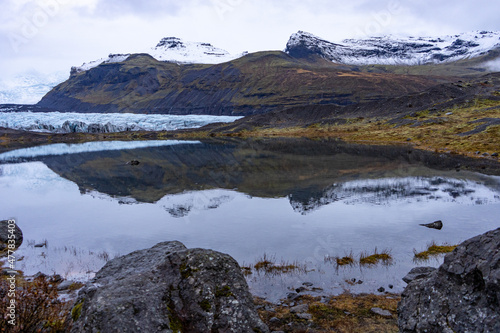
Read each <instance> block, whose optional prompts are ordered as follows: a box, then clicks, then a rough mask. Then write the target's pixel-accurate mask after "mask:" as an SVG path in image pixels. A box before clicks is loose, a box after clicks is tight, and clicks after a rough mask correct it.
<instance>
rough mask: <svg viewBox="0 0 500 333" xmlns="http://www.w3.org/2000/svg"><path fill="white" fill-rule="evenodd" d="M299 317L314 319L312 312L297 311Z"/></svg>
mask: <svg viewBox="0 0 500 333" xmlns="http://www.w3.org/2000/svg"><path fill="white" fill-rule="evenodd" d="M297 317H298V318H300V319H305V320H312V318H313V316H312V314H310V313H297Z"/></svg>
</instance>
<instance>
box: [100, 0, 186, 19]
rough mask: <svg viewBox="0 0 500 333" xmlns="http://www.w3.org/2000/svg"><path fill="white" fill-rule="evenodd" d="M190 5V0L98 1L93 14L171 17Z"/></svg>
mask: <svg viewBox="0 0 500 333" xmlns="http://www.w3.org/2000/svg"><path fill="white" fill-rule="evenodd" d="M192 5H193V1H191V0H189V1H186V0H185V1H175V0H141V1H136V0H100V1H99V2H98V4H97V6H96V9H95V11H94V14H96V15H99V16H108V17H114V16H120V15H128V14H132V15H138V16H144V15H147V16H173V15H176V14H177V13H178V12H179V11H180V10H181V8H182V7H185V6H192Z"/></svg>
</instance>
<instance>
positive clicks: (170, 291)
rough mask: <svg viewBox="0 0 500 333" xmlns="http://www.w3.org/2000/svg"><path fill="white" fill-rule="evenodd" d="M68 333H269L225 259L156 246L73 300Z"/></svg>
mask: <svg viewBox="0 0 500 333" xmlns="http://www.w3.org/2000/svg"><path fill="white" fill-rule="evenodd" d="M71 317H72V320H73V327H72V329H71V332H73V333H75V332H91V333H97V332H124V333H127V332H151V333H155V332H162V333H163V332H165V333H167V332H168V333H170V332H177V331H182V332H235V333H236V332H269V328H268V327H267V326H266V325H265V324H264V323H263V322H262V320H261V319H260V318H259V316H258V313H257V311H256V309H255V306H254V304H253V299H252V295H251V294H250V292H249V291H248V285H247V283H246V281H245V278H244V277H243V274H242V273H241V268H240V267H239V265H238V263H237V262H236V261H235V260H234V259H233V258H231V257H230V256H229V255H226V254H222V253H219V252H215V251H211V250H203V249H186V247H185V246H184V245H183V244H182V243H180V242H164V243H159V244H157V245H155V246H154V247H152V248H151V249H146V250H141V251H136V252H133V253H130V254H128V255H125V256H123V257H119V258H115V259H113V260H111V261H109V262H108V263H107V264H106V265H105V266H104V267H103V268H102V269H101V270H100V271H99V272H98V273H97V274H96V277H95V278H94V279H93V280H92V281H90V282H89V283H88V284H87V285H86V286H85V287H84V288H83V289H82V290H81V291H80V292H79V294H78V298H77V300H76V302H75V306H74V307H73V310H72V311H71Z"/></svg>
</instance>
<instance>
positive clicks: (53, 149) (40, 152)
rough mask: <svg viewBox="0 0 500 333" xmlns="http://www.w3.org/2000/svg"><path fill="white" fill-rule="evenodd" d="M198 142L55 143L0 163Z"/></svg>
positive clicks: (6, 157)
mask: <svg viewBox="0 0 500 333" xmlns="http://www.w3.org/2000/svg"><path fill="white" fill-rule="evenodd" d="M199 143H201V142H199V141H179V140H151V141H97V142H85V143H74V144H67V143H56V144H52V145H45V146H37V147H30V148H22V149H16V150H12V151H9V152H6V153H2V154H0V161H5V162H9V161H15V160H18V159H22V158H33V157H37V156H49V155H65V154H78V153H90V152H97V151H109V150H126V149H137V148H147V147H162V146H173V145H178V144H199Z"/></svg>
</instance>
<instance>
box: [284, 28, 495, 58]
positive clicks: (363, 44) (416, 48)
mask: <svg viewBox="0 0 500 333" xmlns="http://www.w3.org/2000/svg"><path fill="white" fill-rule="evenodd" d="M495 49H500V32H489V31H481V32H472V33H463V34H459V35H454V36H444V37H418V38H416V37H408V38H395V37H392V36H384V37H373V38H368V39H346V40H344V41H343V42H342V43H338V44H336V43H332V42H329V41H326V40H324V39H321V38H320V37H317V36H314V35H313V34H310V33H307V32H304V31H299V32H298V33H295V34H293V35H292V36H291V37H290V40H289V41H288V43H287V46H286V49H285V52H286V53H288V54H290V55H291V56H293V57H297V58H304V57H309V56H312V55H315V56H320V57H322V58H324V59H327V60H330V61H333V62H336V63H341V64H350V65H423V64H438V63H444V62H452V61H458V60H463V59H470V58H475V57H479V56H483V55H485V54H487V53H488V52H489V51H491V50H495Z"/></svg>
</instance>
